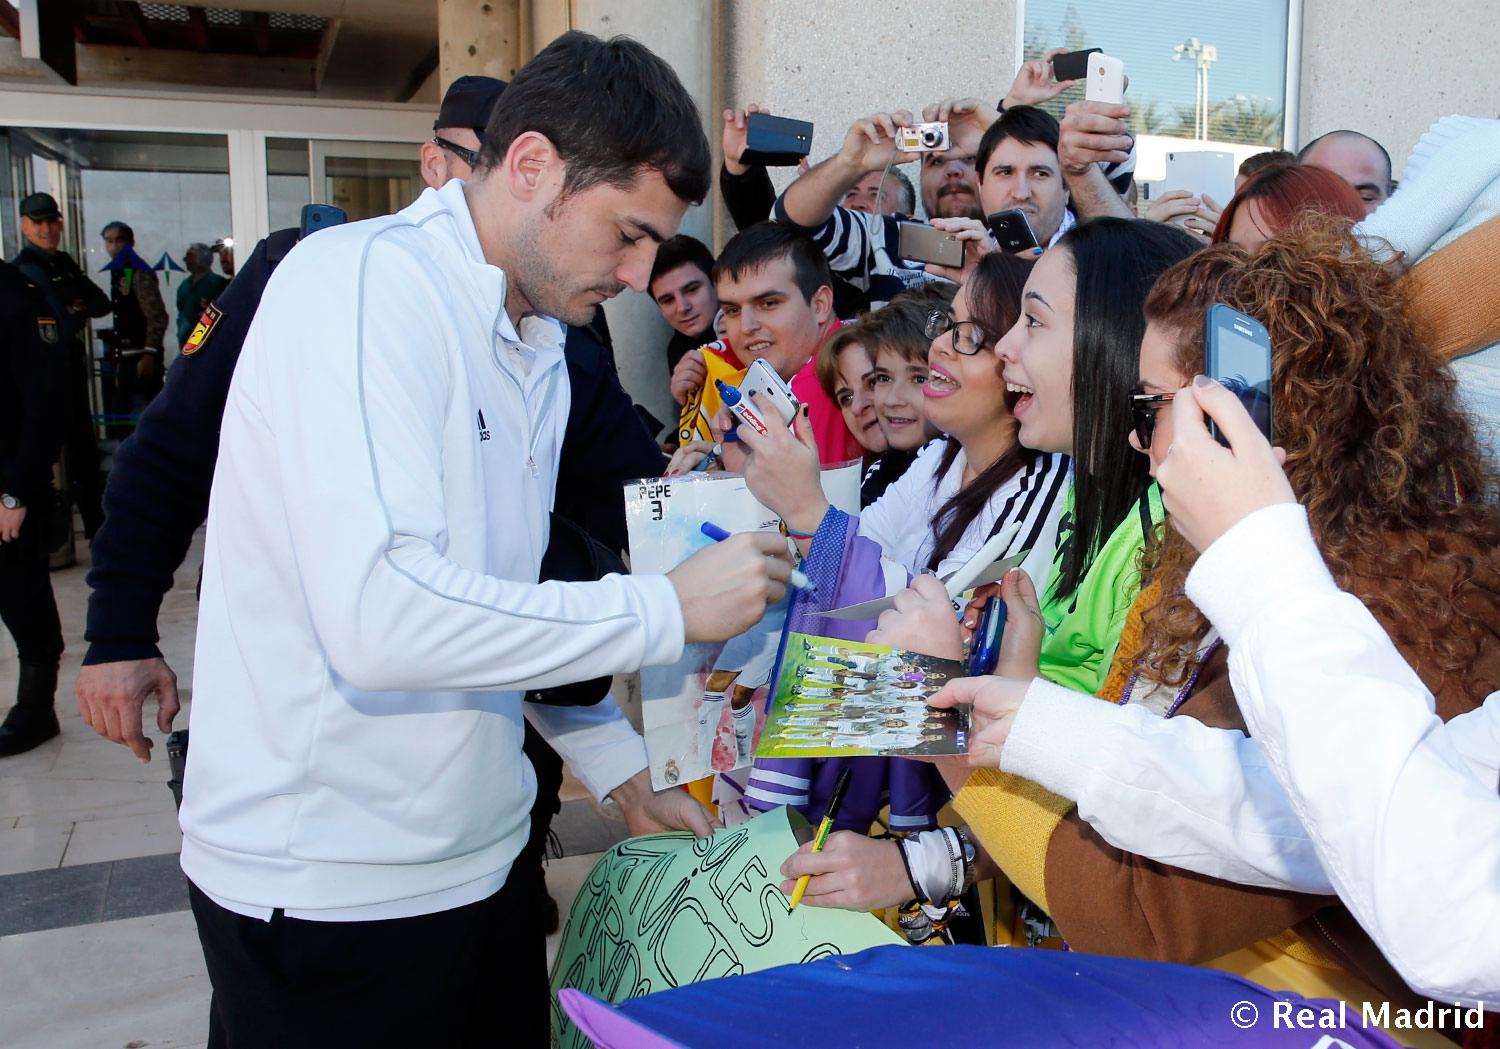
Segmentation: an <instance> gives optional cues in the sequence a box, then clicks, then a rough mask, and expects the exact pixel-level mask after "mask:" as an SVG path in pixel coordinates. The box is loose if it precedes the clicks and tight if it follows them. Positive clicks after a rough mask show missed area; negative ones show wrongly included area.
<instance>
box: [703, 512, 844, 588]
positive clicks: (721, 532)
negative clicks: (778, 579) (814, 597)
mask: <svg viewBox="0 0 1500 1049" xmlns="http://www.w3.org/2000/svg"><path fill="white" fill-rule="evenodd" d="M698 530H699V531H700V532H702V533H703V534H704V535H706V536H708V537H709V538H710V539H712V540H713V541H714V542H716V543H722V542H723V541H724V540H726V539H728V538H729V537H730V535H731V534H732V533H731V532H729V531H728V530H726V529H723V528H720V527H719V526H718V525H716V524H714V523H713V522H712V521H704V522H703V524H702V525H701V526H700V527H699V529H698ZM788 582H789V583H791V584H792V586H794V587H796V588H797V589H798V590H807V591H809V592H811V593H814V594H815V593H817V592H818V588H817V587H816V586H814V585H813V581H812V580H811V579H809V578H807V575H806V573H804V572H803V571H802V569H800V568H794V569H792V577H791V579H789V580H788Z"/></svg>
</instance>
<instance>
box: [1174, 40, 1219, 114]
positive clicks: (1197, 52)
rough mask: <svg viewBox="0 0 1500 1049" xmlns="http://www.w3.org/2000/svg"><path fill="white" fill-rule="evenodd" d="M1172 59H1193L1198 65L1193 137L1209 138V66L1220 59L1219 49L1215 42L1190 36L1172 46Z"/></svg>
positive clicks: (1177, 60) (1175, 60)
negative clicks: (1201, 40)
mask: <svg viewBox="0 0 1500 1049" xmlns="http://www.w3.org/2000/svg"><path fill="white" fill-rule="evenodd" d="M1172 51H1173V55H1172V61H1174V62H1180V61H1182V60H1183V59H1184V58H1188V59H1191V60H1192V61H1193V64H1194V65H1195V66H1197V83H1196V90H1195V92H1194V94H1195V97H1194V99H1193V137H1194V138H1198V139H1207V138H1208V67H1209V66H1211V65H1213V64H1214V63H1215V62H1217V61H1218V60H1219V49H1218V48H1217V47H1215V46H1214V45H1213V44H1205V43H1201V42H1200V41H1199V40H1198V38H1197V37H1196V36H1195V37H1190V38H1189V39H1188V40H1187V42H1186V43H1181V44H1178V45H1177V46H1176V47H1174V48H1172Z"/></svg>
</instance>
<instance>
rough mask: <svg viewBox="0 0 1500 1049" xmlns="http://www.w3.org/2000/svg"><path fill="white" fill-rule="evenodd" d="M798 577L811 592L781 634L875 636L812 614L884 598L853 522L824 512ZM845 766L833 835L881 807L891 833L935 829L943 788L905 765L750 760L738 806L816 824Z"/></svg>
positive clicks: (854, 624)
mask: <svg viewBox="0 0 1500 1049" xmlns="http://www.w3.org/2000/svg"><path fill="white" fill-rule="evenodd" d="M802 570H803V571H804V572H806V573H807V575H808V578H809V579H811V580H812V582H813V583H814V584H815V585H816V586H817V590H816V591H808V590H803V591H799V592H798V593H797V595H796V596H795V597H794V598H793V599H792V605H791V609H790V611H789V612H788V614H787V631H788V632H789V633H799V634H815V635H819V636H822V637H837V638H841V639H843V640H845V641H863V640H864V639H865V636H866V635H867V634H869V633H870V631H872V630H874V629H875V620H873V619H869V620H848V619H827V618H824V617H822V616H819V615H817V613H818V612H821V611H826V610H828V609H830V608H842V607H844V606H845V605H852V604H856V603H858V602H860V601H869V600H871V599H873V598H877V597H883V596H885V592H886V591H885V572H884V570H883V569H882V567H881V564H880V546H879V545H878V544H877V543H875V542H874V541H872V540H870V539H866V538H864V537H863V536H861V535H860V534H859V518H857V517H852V516H850V515H849V514H846V513H844V512H843V511H842V510H838V509H830V510H829V511H828V514H827V515H826V516H825V517H824V518H823V523H822V524H821V525H819V526H818V531H817V534H816V535H814V536H813V541H812V546H811V547H810V548H809V550H808V554H807V558H806V560H804V561H803V563H802ZM779 669H780V668H779V667H778V670H779ZM773 680H774V679H773ZM846 766H848V767H850V768H852V769H853V770H854V773H853V775H852V776H851V777H850V780H849V792H848V794H846V795H845V796H844V804H843V807H842V808H841V809H840V810H839V816H838V819H836V820H835V821H834V829H835V830H853V831H858V832H860V833H861V834H863V833H865V832H866V831H868V830H869V829H870V824H872V823H873V822H875V818H876V817H877V816H878V815H879V814H880V810H881V808H882V807H884V806H885V805H887V804H889V805H890V807H891V829H892V830H893V831H896V832H898V833H902V832H908V831H918V830H929V829H931V828H933V827H935V826H937V812H938V810H939V809H941V808H942V807H943V805H944V804H945V803H946V802H947V801H948V797H949V793H948V788H947V787H946V786H945V785H944V784H943V780H942V777H941V776H940V775H939V774H938V773H937V770H936V768H935V767H934V766H932V765H929V764H927V763H925V762H920V761H909V760H907V759H905V758H879V757H863V758H757V759H756V761H755V764H754V766H753V767H752V768H751V770H750V782H749V784H748V786H747V787H746V790H745V803H746V804H747V805H749V806H750V807H752V808H755V809H759V810H761V811H767V810H769V809H774V808H777V807H779V806H781V805H790V806H792V807H793V808H795V809H797V810H798V811H799V812H801V813H802V815H804V816H806V817H807V818H808V819H809V820H810V821H812V822H813V823H816V822H817V821H818V820H820V819H822V817H823V812H824V809H825V808H826V807H827V804H828V798H829V796H830V795H831V794H832V793H833V786H834V783H835V782H837V780H838V777H839V773H840V772H841V771H842V770H843V769H844V768H845V767H846Z"/></svg>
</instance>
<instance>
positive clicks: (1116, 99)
mask: <svg viewBox="0 0 1500 1049" xmlns="http://www.w3.org/2000/svg"><path fill="white" fill-rule="evenodd" d="M1083 97H1084V101H1087V102H1109V103H1112V104H1114V105H1119V104H1120V103H1121V102H1124V101H1125V63H1124V62H1122V61H1120V60H1119V59H1118V58H1113V57H1111V56H1109V55H1106V54H1105V53H1104V52H1103V51H1097V52H1095V53H1094V54H1092V55H1089V57H1088V79H1087V80H1086V81H1084V85H1083Z"/></svg>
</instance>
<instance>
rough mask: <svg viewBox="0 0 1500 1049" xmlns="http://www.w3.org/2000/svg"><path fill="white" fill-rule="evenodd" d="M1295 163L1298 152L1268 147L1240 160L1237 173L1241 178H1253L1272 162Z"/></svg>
mask: <svg viewBox="0 0 1500 1049" xmlns="http://www.w3.org/2000/svg"><path fill="white" fill-rule="evenodd" d="M1295 163H1297V154H1295V153H1290V152H1288V151H1287V150H1284V149H1268V150H1266V151H1265V152H1264V153H1252V154H1250V155H1249V156H1248V157H1246V158H1245V159H1244V160H1242V161H1240V169H1239V170H1238V171H1236V172H1235V174H1236V175H1238V176H1239V177H1240V178H1252V177H1253V176H1255V175H1258V174H1259V173H1260V172H1262V171H1264V170H1265V169H1266V168H1268V167H1270V166H1271V165H1272V164H1295Z"/></svg>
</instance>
